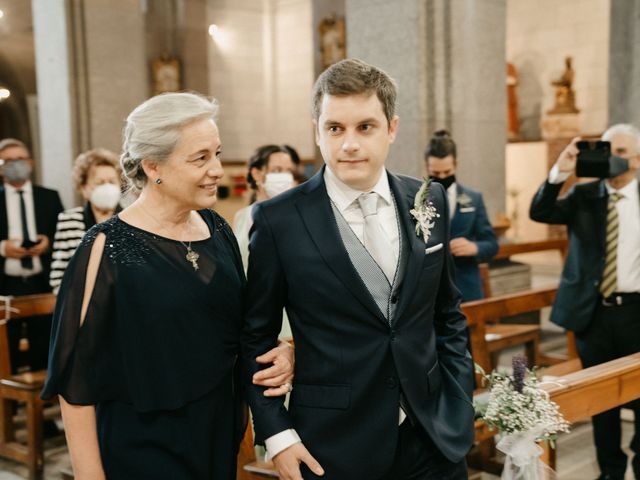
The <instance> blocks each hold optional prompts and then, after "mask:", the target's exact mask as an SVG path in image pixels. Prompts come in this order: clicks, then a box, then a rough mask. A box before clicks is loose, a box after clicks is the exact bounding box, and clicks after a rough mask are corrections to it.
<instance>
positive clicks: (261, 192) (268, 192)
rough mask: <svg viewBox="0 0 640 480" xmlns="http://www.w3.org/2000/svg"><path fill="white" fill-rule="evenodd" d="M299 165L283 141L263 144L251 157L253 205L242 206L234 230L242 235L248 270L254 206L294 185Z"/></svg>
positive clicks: (250, 180)
mask: <svg viewBox="0 0 640 480" xmlns="http://www.w3.org/2000/svg"><path fill="white" fill-rule="evenodd" d="M289 148H291V147H289ZM296 157H297V155H296ZM299 161H300V160H299V158H298V162H299ZM297 167H298V165H297V164H296V162H294V160H293V157H292V156H291V155H290V153H289V151H288V150H287V149H286V148H285V147H283V146H282V147H281V146H279V145H264V146H262V147H259V148H258V149H257V150H256V152H255V153H254V154H253V156H252V157H251V159H250V160H249V171H248V173H247V183H248V184H249V186H250V187H251V200H250V205H249V206H247V207H245V208H243V209H241V210H239V211H238V213H236V215H235V217H234V219H233V233H235V234H236V237H237V239H238V245H239V246H240V253H241V254H242V264H243V265H244V269H245V271H246V269H247V265H248V260H249V231H250V230H251V226H252V225H253V220H252V218H251V209H252V208H253V206H254V205H255V204H256V203H258V202H262V201H263V200H267V199H268V198H273V197H275V196H276V195H279V194H281V193H283V192H286V191H287V190H289V189H290V188H292V187H294V186H295V185H296V181H295V178H294V174H295V172H296V171H297Z"/></svg>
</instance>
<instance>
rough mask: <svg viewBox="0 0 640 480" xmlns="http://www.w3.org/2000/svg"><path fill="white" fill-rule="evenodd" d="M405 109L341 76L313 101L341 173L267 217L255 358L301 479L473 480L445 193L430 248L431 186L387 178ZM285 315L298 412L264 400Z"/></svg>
mask: <svg viewBox="0 0 640 480" xmlns="http://www.w3.org/2000/svg"><path fill="white" fill-rule="evenodd" d="M395 101H396V86H395V83H394V82H393V80H392V79H391V78H389V76H388V75H387V74H386V73H385V72H383V71H381V70H379V69H377V68H376V67H373V66H371V65H368V64H366V63H364V62H361V61H359V60H343V61H341V62H339V63H337V64H334V65H333V66H331V67H329V68H328V69H327V70H326V71H325V72H324V73H323V74H322V75H321V76H320V77H319V78H318V80H317V82H316V84H315V87H314V93H313V113H314V124H315V127H316V143H317V144H318V146H319V147H320V150H321V152H322V156H323V158H324V160H325V167H324V168H323V169H322V170H321V171H320V172H319V173H318V174H316V175H315V176H314V177H313V178H312V179H311V180H309V181H308V182H306V183H305V184H303V185H301V186H299V187H296V188H294V189H292V190H290V191H289V192H286V193H284V194H282V195H280V196H278V197H275V198H273V199H270V200H268V201H265V202H263V203H261V204H260V205H258V206H257V207H256V209H255V211H254V228H253V231H252V237H251V244H250V257H249V270H248V292H247V301H246V304H247V314H246V324H245V331H244V335H243V357H244V361H245V363H246V365H247V366H248V372H247V380H248V382H247V384H248V398H249V401H250V405H251V408H252V411H253V415H254V426H255V433H256V440H257V441H258V443H262V442H265V443H266V446H267V450H268V451H269V453H270V454H271V455H272V456H273V457H274V462H275V465H276V467H277V468H278V470H279V472H280V475H281V478H283V479H285V480H286V479H296V480H297V479H300V478H303V477H304V478H305V479H309V478H320V476H321V475H323V478H326V479H331V480H344V479H356V478H358V479H359V478H363V479H364V478H366V479H371V480H374V479H389V480H390V479H393V480H402V479H409V478H411V479H421V480H422V479H438V480H444V479H463V478H467V473H466V465H465V461H464V456H465V454H466V453H467V451H468V450H469V448H470V447H471V444H472V442H473V435H474V430H473V415H474V412H473V407H472V404H471V393H472V388H473V364H472V361H471V358H470V355H469V353H468V351H467V348H466V345H467V334H466V327H465V318H464V316H463V315H462V313H461V311H460V308H459V304H460V294H459V292H458V290H457V289H456V287H455V285H454V284H453V281H452V275H453V262H452V259H451V256H450V252H449V213H448V209H449V207H448V204H447V199H446V195H445V192H444V189H443V188H442V187H441V186H440V185H437V184H435V185H432V186H431V187H430V192H429V193H428V195H427V199H428V202H427V203H426V204H422V205H424V206H429V207H432V208H433V209H434V210H429V213H425V214H424V216H423V220H425V221H424V222H423V223H422V224H423V225H424V228H422V229H421V231H420V233H419V235H416V221H415V219H414V218H413V217H412V215H411V213H410V211H411V210H412V209H413V208H414V201H415V198H416V195H417V194H418V191H419V189H420V187H421V182H420V181H419V180H417V179H414V178H410V177H406V176H400V175H395V174H392V173H390V172H388V171H387V170H386V169H385V161H386V158H387V154H388V151H389V147H390V144H391V143H393V141H394V140H395V136H396V131H397V128H398V117H397V116H396V115H395ZM430 222H431V223H432V225H430V226H428V225H427V223H430ZM283 307H285V308H286V309H287V313H288V315H289V319H290V322H291V327H292V331H293V336H294V340H295V346H296V368H295V375H296V380H295V386H294V388H293V391H292V393H291V398H290V403H289V410H288V411H287V410H286V409H285V408H284V405H283V403H282V400H277V399H271V398H267V397H265V396H264V395H263V388H258V387H256V386H255V385H251V375H253V374H255V372H257V371H258V370H259V369H260V368H261V367H260V366H259V365H258V364H256V363H255V361H254V360H253V359H254V358H255V357H256V356H257V355H259V354H262V353H263V352H265V351H267V350H268V349H269V348H270V347H271V346H272V345H274V344H275V343H277V337H278V332H279V331H280V325H281V321H282V308H283ZM307 449H308V450H307ZM301 468H302V475H301V473H300V469H301Z"/></svg>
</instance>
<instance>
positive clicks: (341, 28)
mask: <svg viewBox="0 0 640 480" xmlns="http://www.w3.org/2000/svg"><path fill="white" fill-rule="evenodd" d="M318 31H319V32H320V54H321V63H322V70H325V69H326V68H329V67H330V66H331V65H333V64H334V63H336V62H339V61H340V60H343V59H345V58H346V57H347V48H346V33H345V25H344V18H338V17H337V16H336V15H335V14H334V15H332V16H330V17H327V18H325V19H324V20H322V21H321V22H320V25H319V26H318Z"/></svg>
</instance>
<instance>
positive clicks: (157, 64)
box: [151, 55, 182, 95]
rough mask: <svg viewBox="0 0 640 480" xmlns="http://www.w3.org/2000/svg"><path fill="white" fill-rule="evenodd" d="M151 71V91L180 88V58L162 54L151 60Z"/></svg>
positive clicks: (157, 92) (162, 91) (176, 89)
mask: <svg viewBox="0 0 640 480" xmlns="http://www.w3.org/2000/svg"><path fill="white" fill-rule="evenodd" d="M151 68H152V71H153V93H154V95H158V94H160V93H165V92H177V91H179V90H181V89H182V82H181V78H180V60H178V59H177V58H174V57H170V56H169V55H162V56H161V57H159V58H156V59H155V60H153V61H152V62H151Z"/></svg>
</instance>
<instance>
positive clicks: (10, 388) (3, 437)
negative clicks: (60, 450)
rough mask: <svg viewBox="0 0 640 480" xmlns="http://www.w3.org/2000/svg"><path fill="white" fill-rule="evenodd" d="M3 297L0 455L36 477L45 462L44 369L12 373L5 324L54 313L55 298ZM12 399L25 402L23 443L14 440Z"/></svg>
mask: <svg viewBox="0 0 640 480" xmlns="http://www.w3.org/2000/svg"><path fill="white" fill-rule="evenodd" d="M4 298H5V299H6V300H7V303H4V304H2V303H0V318H2V320H0V456H3V457H6V458H10V459H12V460H15V461H17V462H20V463H23V464H26V465H27V468H28V470H29V479H30V480H31V479H39V478H42V470H43V466H44V453H43V440H42V422H43V413H42V406H43V402H42V400H40V391H41V390H42V387H43V385H44V380H45V378H46V374H47V372H46V370H42V371H37V372H26V373H21V374H17V375H12V373H11V371H12V369H11V358H10V355H9V337H8V328H7V324H8V322H11V321H14V320H17V319H22V318H29V317H33V316H36V315H48V314H51V313H53V310H54V307H55V303H56V298H55V296H54V295H53V294H39V295H24V296H20V297H4ZM12 401H18V402H24V403H25V406H26V408H25V412H26V423H27V444H26V445H24V444H22V443H19V442H17V441H16V436H15V431H16V427H15V424H14V420H13V407H12Z"/></svg>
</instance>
